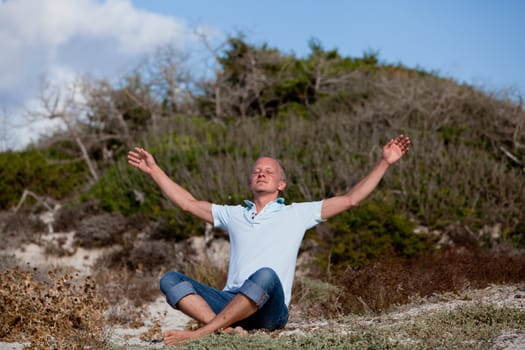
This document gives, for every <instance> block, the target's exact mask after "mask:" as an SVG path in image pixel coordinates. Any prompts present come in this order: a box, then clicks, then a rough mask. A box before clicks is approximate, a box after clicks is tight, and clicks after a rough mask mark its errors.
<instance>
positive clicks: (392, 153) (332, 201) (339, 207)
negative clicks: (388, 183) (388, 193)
mask: <svg viewBox="0 0 525 350" xmlns="http://www.w3.org/2000/svg"><path fill="white" fill-rule="evenodd" d="M409 146H410V138H409V137H408V136H404V135H399V136H398V137H396V138H395V139H392V140H390V141H389V142H388V143H387V144H386V145H385V146H384V147H383V156H382V157H381V160H380V161H379V162H378V163H377V164H376V166H375V167H374V169H372V171H371V172H370V173H369V174H368V175H367V176H365V177H364V178H363V179H362V180H361V181H359V182H358V183H357V184H356V185H355V186H354V187H353V188H352V189H351V190H350V191H348V192H347V193H346V194H344V195H342V196H335V197H332V198H328V199H325V200H324V201H323V207H322V211H321V217H322V218H323V219H329V218H331V217H332V216H334V215H337V214H339V213H341V212H343V211H345V210H348V209H350V208H352V207H355V206H357V205H359V203H361V201H363V200H364V199H365V198H366V197H368V195H370V193H372V191H373V190H374V189H375V188H376V187H377V185H378V184H379V181H380V180H381V178H383V175H385V173H386V171H387V170H388V168H389V167H390V166H391V165H392V164H394V163H395V162H397V161H398V160H399V159H400V158H401V157H402V156H403V155H404V154H405V153H406V152H408V149H409Z"/></svg>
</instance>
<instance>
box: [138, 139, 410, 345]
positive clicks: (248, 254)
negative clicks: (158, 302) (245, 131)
mask: <svg viewBox="0 0 525 350" xmlns="http://www.w3.org/2000/svg"><path fill="white" fill-rule="evenodd" d="M409 146H410V139H409V138H408V137H407V136H404V135H400V136H398V137H397V138H395V139H392V140H390V142H388V143H387V144H386V145H385V146H384V147H383V152H382V157H381V160H380V161H379V162H378V163H377V164H376V166H375V167H374V168H373V170H372V171H371V172H370V173H369V174H368V175H367V176H365V177H364V178H363V179H362V180H361V181H359V182H358V183H357V184H356V185H355V186H354V187H353V188H352V189H351V190H350V191H349V192H348V193H346V194H344V195H340V196H335V197H332V198H328V199H324V200H322V201H317V202H305V203H293V204H291V205H285V204H284V200H283V199H282V198H280V197H279V195H280V193H281V192H282V191H283V190H284V189H285V188H286V177H285V172H284V169H283V167H282V166H281V164H280V162H279V161H278V160H276V159H274V158H271V157H262V158H259V159H258V160H257V161H256V162H255V164H254V166H253V168H252V173H251V176H250V183H249V185H250V189H251V191H252V193H253V202H250V201H246V204H247V207H243V206H240V205H238V206H226V205H217V204H212V203H209V202H206V201H200V200H197V199H195V198H194V197H193V195H192V194H191V193H190V192H188V191H187V190H186V189H184V188H182V187H181V186H179V185H178V184H177V183H175V182H174V181H173V180H171V179H170V178H169V177H168V176H167V175H166V173H165V172H164V171H163V170H162V169H161V168H160V167H158V165H157V164H156V162H155V160H154V158H153V156H152V155H151V154H149V153H148V152H146V151H145V150H144V149H142V148H138V147H136V148H135V150H134V151H130V152H129V154H128V163H129V164H131V165H132V166H134V167H137V168H138V169H140V170H142V171H143V172H144V173H146V174H148V175H149V176H150V177H151V178H152V179H153V181H155V182H156V183H157V185H158V186H159V187H160V188H161V189H162V191H163V192H164V193H165V195H166V196H167V197H168V198H169V199H170V200H171V201H172V202H173V203H174V204H175V205H177V206H178V207H180V208H181V209H182V210H184V211H187V212H189V213H191V214H193V215H195V216H196V217H198V218H200V219H202V220H204V221H206V222H209V223H211V224H213V225H214V226H215V227H220V228H223V229H225V230H226V231H228V233H229V236H230V262H229V268H228V280H227V282H226V287H225V289H224V290H222V291H220V290H216V289H213V288H211V287H208V286H206V285H203V284H201V283H199V282H197V281H195V280H193V279H191V278H189V277H187V276H185V275H183V274H180V273H178V272H168V273H166V274H165V275H164V276H163V277H162V279H161V282H160V287H161V290H162V291H163V293H164V294H165V295H166V299H167V301H168V303H169V304H170V305H171V306H172V307H174V308H177V309H179V310H180V311H182V312H183V313H185V314H187V315H188V316H190V317H193V318H194V319H196V320H198V321H200V322H202V323H203V324H204V326H203V327H201V328H199V329H197V330H195V331H185V330H170V331H167V332H165V333H164V336H165V342H166V344H176V343H180V342H184V341H186V340H189V339H195V338H199V337H203V336H205V335H208V334H211V333H213V332H215V331H217V330H219V329H225V330H233V329H234V328H232V327H235V329H236V330H238V331H239V332H243V331H244V330H245V329H257V328H265V329H269V330H274V329H278V328H282V327H284V326H285V325H286V322H287V321H288V305H289V303H290V298H291V290H292V284H293V275H294V272H295V264H296V258H297V253H298V250H299V247H300V244H301V241H302V239H303V236H304V233H305V231H306V230H308V229H309V228H311V227H313V226H315V225H317V224H318V223H320V222H322V221H324V220H327V219H329V218H331V217H333V216H334V215H337V214H339V213H341V212H343V211H345V210H348V209H350V208H352V207H355V206H357V205H359V203H360V202H361V201H362V200H364V199H365V198H366V197H368V195H369V194H370V193H371V192H372V191H373V190H374V189H375V188H376V186H377V184H378V183H379V181H380V180H381V178H382V177H383V175H384V174H385V173H386V171H387V170H388V168H389V167H390V166H391V165H392V164H394V163H395V162H397V161H398V160H399V159H400V158H401V157H402V156H403V155H404V154H405V153H406V152H407V151H408V149H409Z"/></svg>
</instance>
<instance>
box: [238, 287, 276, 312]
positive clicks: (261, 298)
mask: <svg viewBox="0 0 525 350" xmlns="http://www.w3.org/2000/svg"><path fill="white" fill-rule="evenodd" d="M239 292H240V293H242V294H244V295H245V296H246V297H248V298H249V299H251V300H252V301H253V302H254V303H255V305H257V308H258V309H260V308H261V307H262V306H263V305H264V303H266V301H268V299H269V298H270V296H269V295H268V293H266V291H265V290H264V289H262V288H261V287H259V286H258V285H257V284H255V283H254V282H252V281H250V280H246V281H244V283H243V285H242V286H241V288H240V289H239Z"/></svg>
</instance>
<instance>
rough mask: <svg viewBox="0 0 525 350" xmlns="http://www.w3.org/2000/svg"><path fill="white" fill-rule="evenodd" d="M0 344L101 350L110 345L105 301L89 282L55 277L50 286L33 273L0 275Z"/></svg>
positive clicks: (51, 276) (16, 271)
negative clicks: (15, 343)
mask: <svg viewBox="0 0 525 350" xmlns="http://www.w3.org/2000/svg"><path fill="white" fill-rule="evenodd" d="M0 280H1V284H2V289H1V290H0V313H1V314H2V318H1V319H0V340H1V341H7V342H22V343H23V342H28V343H30V344H31V345H30V346H29V347H26V348H29V349H48V348H49V349H70V348H74V349H86V348H97V349H100V348H102V347H103V346H105V345H106V344H107V340H108V338H107V329H106V325H105V320H104V316H103V313H104V310H105V309H106V301H105V300H104V299H103V298H101V297H100V296H99V295H98V294H97V290H96V286H95V283H94V282H93V281H92V280H91V279H89V278H86V279H85V280H83V281H79V280H75V279H74V278H73V277H72V276H71V275H68V274H61V273H59V272H58V271H52V272H50V274H49V280H48V281H47V282H45V281H38V280H35V279H34V277H33V274H32V273H31V272H23V271H19V270H6V271H2V272H0Z"/></svg>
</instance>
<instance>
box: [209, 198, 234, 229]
mask: <svg viewBox="0 0 525 350" xmlns="http://www.w3.org/2000/svg"><path fill="white" fill-rule="evenodd" d="M211 213H212V215H213V227H215V228H221V229H223V230H225V229H226V226H227V225H228V222H229V220H230V216H231V213H230V210H229V206H228V205H218V204H212V206H211Z"/></svg>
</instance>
